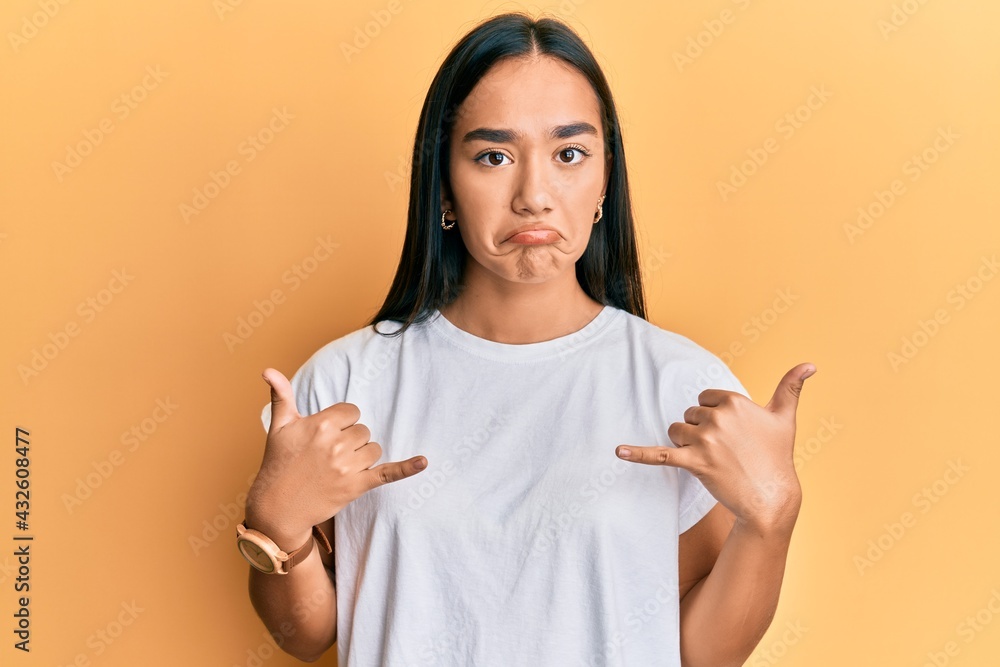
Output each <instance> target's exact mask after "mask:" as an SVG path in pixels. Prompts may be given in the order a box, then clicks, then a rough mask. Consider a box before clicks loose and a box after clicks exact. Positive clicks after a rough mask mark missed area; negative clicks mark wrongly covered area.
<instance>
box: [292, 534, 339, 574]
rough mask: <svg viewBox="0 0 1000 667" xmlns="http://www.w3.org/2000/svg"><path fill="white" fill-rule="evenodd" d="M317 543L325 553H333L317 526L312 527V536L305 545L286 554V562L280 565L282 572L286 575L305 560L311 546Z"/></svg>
mask: <svg viewBox="0 0 1000 667" xmlns="http://www.w3.org/2000/svg"><path fill="white" fill-rule="evenodd" d="M317 541H319V543H320V544H321V545H322V546H323V549H324V550H325V551H326V553H332V552H333V547H331V546H330V540H328V539H327V538H326V534H324V533H323V531H322V530H320V528H319V526H313V527H312V535H310V537H309V539H308V540H307V541H306V543H305V544H303V545H302V546H301V547H299V548H298V549H295V550H294V551H288V552H286V553H287V554H288V560H286V561H285V562H284V563H282V570H284V572H286V573H287V572H288V571H289V570H291V569H292V568H293V567H295V566H296V565H298V564H299V563H301V562H302V561H303V560H305V558H306V556H308V555H309V554H311V553H312V548H313V545H314V544H315V543H316V542H317Z"/></svg>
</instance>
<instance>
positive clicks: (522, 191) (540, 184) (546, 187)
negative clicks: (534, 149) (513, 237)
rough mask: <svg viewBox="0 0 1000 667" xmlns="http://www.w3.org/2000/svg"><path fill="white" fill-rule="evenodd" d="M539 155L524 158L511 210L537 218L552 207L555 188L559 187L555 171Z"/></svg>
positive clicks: (518, 174) (533, 154) (529, 155)
mask: <svg viewBox="0 0 1000 667" xmlns="http://www.w3.org/2000/svg"><path fill="white" fill-rule="evenodd" d="M545 160H546V158H544V157H542V156H541V155H539V154H537V153H528V154H526V156H525V157H524V158H522V160H521V163H520V165H519V166H520V169H518V171H517V182H516V185H515V190H514V197H513V199H512V200H511V208H513V209H514V212H515V213H518V214H521V215H528V216H531V217H537V216H539V215H540V214H541V213H543V212H544V211H548V210H550V209H551V207H552V194H553V188H554V187H556V188H557V187H558V184H557V182H556V179H555V178H554V174H553V170H552V168H551V167H550V166H549V165H548V163H547V162H546V161H545Z"/></svg>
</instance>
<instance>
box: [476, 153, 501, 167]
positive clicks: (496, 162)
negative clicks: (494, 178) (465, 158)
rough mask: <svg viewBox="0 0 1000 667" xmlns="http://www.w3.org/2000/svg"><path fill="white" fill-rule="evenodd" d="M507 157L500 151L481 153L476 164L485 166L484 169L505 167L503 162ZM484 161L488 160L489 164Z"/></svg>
mask: <svg viewBox="0 0 1000 667" xmlns="http://www.w3.org/2000/svg"><path fill="white" fill-rule="evenodd" d="M506 158H507V156H506V155H504V154H503V153H501V152H500V151H487V152H485V153H481V154H480V155H479V157H477V158H476V162H478V163H479V164H481V165H483V166H484V167H501V166H503V161H504V159H506ZM483 159H487V160H488V161H489V163H488V164H487V163H486V162H483Z"/></svg>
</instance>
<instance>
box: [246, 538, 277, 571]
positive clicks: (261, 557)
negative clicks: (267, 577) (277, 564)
mask: <svg viewBox="0 0 1000 667" xmlns="http://www.w3.org/2000/svg"><path fill="white" fill-rule="evenodd" d="M239 546H240V552H242V553H243V557H244V558H246V559H247V560H248V561H250V564H251V565H253V566H254V567H256V568H257V569H258V570H260V571H261V572H267V573H271V572H274V563H272V562H271V557H270V556H268V555H267V553H266V552H265V551H264V550H263V549H261V548H260V547H259V546H258V545H257V544H256V543H254V542H251V541H250V540H240V541H239Z"/></svg>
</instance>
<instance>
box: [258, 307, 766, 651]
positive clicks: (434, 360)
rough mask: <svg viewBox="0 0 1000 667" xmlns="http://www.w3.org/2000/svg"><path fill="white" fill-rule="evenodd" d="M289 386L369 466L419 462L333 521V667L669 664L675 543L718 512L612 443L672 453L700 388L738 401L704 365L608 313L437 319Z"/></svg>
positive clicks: (652, 331) (308, 368)
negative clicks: (353, 409)
mask: <svg viewBox="0 0 1000 667" xmlns="http://www.w3.org/2000/svg"><path fill="white" fill-rule="evenodd" d="M401 326H402V325H401V324H400V323H398V322H394V321H391V320H386V321H383V322H380V323H379V324H378V325H377V327H378V329H379V331H382V332H391V331H395V330H397V329H399V328H400V327H401ZM291 383H292V387H293V389H294V393H295V399H296V403H297V406H298V410H299V413H300V414H301V415H303V416H305V415H309V414H313V413H315V412H318V411H319V410H322V409H323V408H326V407H328V406H330V405H333V404H335V403H339V402H342V401H346V402H349V403H354V404H355V405H357V406H358V408H359V409H360V410H361V418H360V420H359V421H360V423H363V424H365V425H366V426H367V427H368V428H369V429H370V430H371V440H372V441H374V442H377V443H379V444H380V445H381V446H382V449H383V456H382V458H381V459H380V460H379V463H384V462H387V461H401V460H405V459H408V458H410V457H412V456H417V455H424V456H425V457H426V458H427V468H425V469H424V470H422V471H421V472H419V473H417V474H416V475H414V476H412V477H409V478H406V479H403V480H400V481H397V482H393V483H390V484H387V485H383V486H381V487H378V488H376V489H374V490H372V491H369V492H368V493H366V494H364V495H362V496H361V497H360V498H358V499H356V500H354V501H353V502H352V503H350V504H349V505H348V506H347V507H345V508H344V509H343V510H341V512H339V513H338V514H337V515H336V518H335V520H334V538H333V544H334V568H335V586H336V590H337V650H338V657H339V664H340V665H341V667H361V666H364V667H368V666H370V665H391V666H405V667H417V666H420V665H427V666H429V667H447V666H450V665H461V666H463V667H465V666H467V665H477V666H482V665H503V666H508V665H532V666H536V665H560V666H574V667H575V666H577V665H628V666H633V665H643V666H644V667H647V666H653V665H667V666H676V667H680V664H681V663H680V650H679V632H680V623H679V614H678V553H677V542H678V535H679V534H680V533H682V532H684V531H686V530H687V529H688V528H690V527H691V526H692V525H694V524H695V523H697V522H698V520H700V519H701V518H702V517H703V516H704V515H705V514H706V513H707V512H708V510H709V509H711V508H712V506H713V505H715V503H716V500H715V498H714V497H713V496H712V495H711V494H710V493H709V492H708V491H707V489H705V487H704V486H703V485H702V483H701V482H700V481H699V480H698V479H697V478H696V477H695V476H694V475H692V474H691V473H689V472H687V471H686V470H683V469H679V468H674V467H669V466H650V465H643V464H637V463H630V462H627V461H623V460H621V459H619V458H618V457H617V456H615V448H616V447H617V446H618V445H620V444H633V445H669V446H673V443H671V441H670V439H669V438H668V437H667V428H668V427H669V426H670V424H671V422H675V421H681V422H682V421H684V417H683V414H684V411H685V410H686V409H687V408H688V407H689V406H691V405H697V404H698V394H699V393H700V392H701V391H702V390H703V389H706V388H719V389H727V390H730V391H736V392H739V393H741V394H743V395H745V396H748V397H749V394H748V393H747V391H746V389H745V388H744V387H743V385H742V384H740V382H739V380H737V379H736V377H735V376H734V375H733V374H732V373H731V372H730V370H729V368H728V367H727V366H726V365H725V364H724V363H723V362H722V361H721V360H720V359H719V358H718V357H716V356H715V355H713V354H712V353H711V352H708V351H707V350H705V349H704V348H702V347H700V346H699V345H697V344H696V343H694V342H693V341H691V340H690V339H688V338H686V337H684V336H682V335H680V334H677V333H673V332H670V331H666V330H664V329H661V328H659V327H657V326H655V325H653V324H651V323H649V322H647V321H646V320H644V319H642V318H640V317H637V316H635V315H632V314H631V313H629V312H627V311H624V310H621V309H618V308H615V307H613V306H605V307H604V309H603V310H602V311H601V312H600V313H599V314H598V315H597V316H596V317H595V318H594V319H593V320H591V321H590V322H589V323H588V324H587V325H586V326H584V327H583V328H582V329H580V330H579V331H576V332H574V333H572V334H569V335H567V336H562V337H560V338H556V339H553V340H548V341H544V342H540V343H530V344H524V345H513V344H507V343H498V342H494V341H490V340H486V339H484V338H479V337H477V336H475V335H473V334H471V333H468V332H466V331H464V330H463V329H459V328H458V327H457V326H455V325H454V324H452V323H451V322H450V321H449V320H447V319H445V318H444V317H443V316H441V315H440V312H439V311H434V313H433V315H432V318H431V320H429V321H427V322H424V323H421V324H416V325H412V326H411V327H410V328H409V329H408V330H407V331H406V332H404V333H403V334H402V336H401V337H397V338H385V337H382V336H380V335H378V334H376V333H375V332H374V331H373V329H372V327H370V326H369V327H365V328H363V329H359V330H357V331H354V332H353V333H350V334H347V335H345V336H343V337H341V338H339V339H337V340H334V341H332V342H330V343H328V344H326V345H325V346H323V347H322V348H320V349H319V350H318V351H317V352H315V353H314V354H313V355H312V357H310V358H309V359H308V360H307V361H306V362H305V363H304V364H303V365H302V367H301V368H300V369H299V370H298V371H297V372H296V373H295V375H294V376H293V377H292V378H291ZM270 412H271V406H270V403H268V404H267V405H265V406H264V410H263V412H262V415H261V418H262V422H263V424H264V428H265V430H266V429H267V428H268V425H269V423H270Z"/></svg>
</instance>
